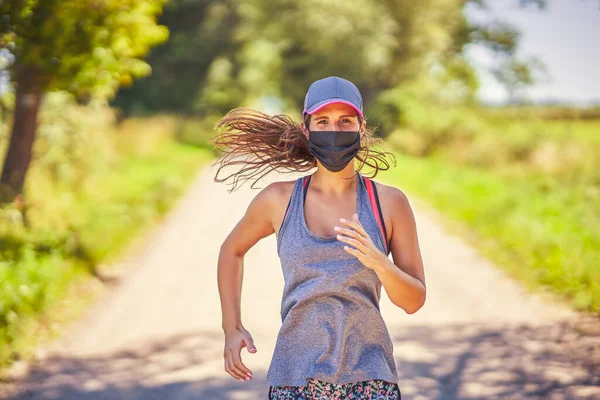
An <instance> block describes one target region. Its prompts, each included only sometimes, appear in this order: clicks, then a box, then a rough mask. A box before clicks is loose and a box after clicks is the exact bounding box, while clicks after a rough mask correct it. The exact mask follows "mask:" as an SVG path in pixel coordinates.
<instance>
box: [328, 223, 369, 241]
mask: <svg viewBox="0 0 600 400" xmlns="http://www.w3.org/2000/svg"><path fill="white" fill-rule="evenodd" d="M333 229H334V230H335V231H337V232H339V233H341V234H342V235H345V236H350V237H353V238H355V239H358V240H362V239H364V236H363V235H361V234H360V232H357V231H356V230H354V229H348V228H343V227H341V226H334V227H333Z"/></svg>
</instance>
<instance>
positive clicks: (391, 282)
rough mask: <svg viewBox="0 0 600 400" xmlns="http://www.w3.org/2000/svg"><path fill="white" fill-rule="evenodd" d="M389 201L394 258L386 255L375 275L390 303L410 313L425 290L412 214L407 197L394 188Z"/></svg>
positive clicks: (420, 303) (417, 307)
mask: <svg viewBox="0 0 600 400" xmlns="http://www.w3.org/2000/svg"><path fill="white" fill-rule="evenodd" d="M390 205H391V207H390V214H391V220H392V237H391V240H390V250H391V253H392V257H393V259H394V262H391V260H389V258H388V259H387V265H386V267H385V268H384V269H383V272H381V273H379V274H378V275H379V279H380V280H381V283H382V285H383V286H384V287H385V291H386V293H387V294H388V297H389V298H390V300H391V301H392V303H394V304H395V305H396V306H398V307H400V308H402V309H403V310H404V311H406V312H407V313H408V314H413V313H415V312H417V311H418V310H419V309H420V308H421V307H423V304H425V297H426V292H427V289H426V286H425V273H424V271H423V260H422V257H421V251H420V249H419V241H418V238H417V227H416V223H415V217H414V214H413V211H412V208H411V207H410V203H409V202H408V198H407V197H406V195H405V194H404V193H403V192H402V191H400V190H398V189H396V188H394V190H393V192H392V196H391V202H390Z"/></svg>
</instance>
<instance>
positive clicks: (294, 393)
mask: <svg viewBox="0 0 600 400" xmlns="http://www.w3.org/2000/svg"><path fill="white" fill-rule="evenodd" d="M217 128H225V130H224V131H223V132H221V133H220V134H218V135H217V136H216V138H213V143H214V144H215V146H217V147H222V150H225V151H228V154H227V155H226V156H224V157H223V158H222V159H221V160H220V161H219V162H220V163H221V164H222V165H221V167H220V168H219V170H218V171H217V175H218V173H219V171H220V169H221V168H223V167H224V166H225V165H233V164H243V165H246V167H245V168H244V169H242V170H241V171H239V172H237V173H235V174H233V175H230V176H229V177H231V176H234V183H235V182H237V180H238V179H239V177H240V176H245V177H246V178H247V179H249V178H248V174H247V171H251V172H254V174H258V173H260V171H261V170H266V172H264V173H263V175H265V174H267V173H268V172H270V171H271V170H288V171H290V170H291V171H300V172H303V171H308V170H310V169H312V168H314V167H317V170H316V171H315V172H314V173H312V174H310V175H305V176H303V177H300V178H298V179H296V180H293V181H281V182H274V183H271V184H269V185H268V186H267V187H266V188H264V189H262V190H261V191H260V192H259V193H258V194H257V195H256V197H255V198H254V199H253V200H252V202H251V203H250V205H249V206H248V209H247V211H246V213H245V215H244V216H243V218H242V219H241V220H240V221H239V222H238V224H237V225H236V226H235V228H234V229H233V230H232V232H231V233H230V234H229V235H228V237H227V238H226V239H225V241H224V243H223V245H222V246H221V251H220V254H219V261H218V286H219V294H220V298H221V307H222V313H223V320H222V327H223V330H224V333H225V349H224V353H223V356H224V361H225V371H226V372H227V373H229V374H230V375H231V376H232V377H234V378H236V379H240V380H242V381H244V380H249V379H251V378H252V372H251V371H250V370H249V369H248V368H247V367H246V366H245V365H244V363H243V362H242V360H241V354H240V353H241V350H242V348H243V347H247V349H248V351H249V352H251V353H254V352H256V346H255V345H254V342H253V339H252V336H251V335H250V333H249V332H248V331H247V330H246V329H245V328H244V326H243V324H242V321H241V318H240V295H241V285H242V277H243V257H244V254H245V253H246V252H247V251H248V250H249V249H250V248H251V247H252V246H254V245H255V244H256V243H257V242H258V241H259V240H260V239H262V238H264V237H266V236H269V235H271V234H272V233H275V234H276V239H277V253H278V255H279V258H280V261H281V267H282V270H283V276H284V281H285V285H284V289H283V296H282V302H281V320H282V325H281V328H280V330H279V333H278V335H277V341H276V344H275V350H274V353H273V358H272V360H271V364H270V366H269V369H268V372H267V382H268V384H269V393H268V397H269V399H295V400H301V399H302V400H304V399H306V400H317V399H319V400H321V399H323V400H341V399H372V400H379V399H400V398H401V394H400V388H399V387H398V384H397V382H398V373H397V371H396V365H395V361H394V357H393V344H392V340H391V338H390V335H389V332H388V330H387V326H386V324H385V322H384V320H383V318H382V316H381V313H380V309H379V300H380V295H381V286H382V285H383V286H384V287H385V289H386V293H387V294H388V297H389V298H390V300H391V301H392V302H393V304H395V305H396V306H398V307H400V308H402V309H403V310H404V311H405V312H406V313H408V314H412V313H415V312H416V311H417V310H419V309H420V308H421V307H422V306H423V304H424V303H425V295H426V286H425V276H424V271H423V262H422V259H421V253H420V250H419V244H418V240H417V232H416V224H415V219H414V215H413V212H412V209H411V207H410V204H409V202H408V199H407V197H406V195H405V194H404V193H403V192H402V191H400V190H399V189H397V188H395V187H392V186H388V185H384V184H381V183H378V182H375V181H373V180H371V179H370V178H367V177H366V176H363V175H362V174H361V173H360V170H361V169H362V167H363V166H364V165H365V164H367V165H369V166H371V167H373V168H374V169H375V175H376V174H377V172H378V170H380V169H381V170H384V169H388V168H389V164H388V163H387V162H386V160H385V155H386V154H390V155H392V157H393V154H391V153H389V152H380V151H378V150H374V149H372V148H371V146H372V145H374V144H378V143H383V141H382V139H379V138H376V137H374V136H373V134H372V132H371V131H370V130H368V129H367V127H366V122H365V118H364V116H363V101H362V96H361V94H360V92H359V90H358V88H357V87H356V86H355V85H354V84H353V83H352V82H350V81H348V80H346V79H343V78H340V77H336V76H330V77H327V78H324V79H320V80H317V81H315V82H313V83H312V84H311V85H310V87H309V89H308V92H307V94H306V97H305V100H304V110H303V113H302V123H301V124H297V123H296V122H294V121H293V120H292V119H291V118H289V117H287V116H286V115H284V114H278V115H274V116H269V115H267V114H263V113H261V112H259V111H256V110H252V109H248V108H237V109H234V110H232V111H230V112H229V113H228V114H227V115H226V116H225V117H223V119H222V120H221V121H220V122H219V124H217ZM252 155H253V156H254V158H253V159H249V158H248V157H241V158H242V159H238V160H236V159H235V158H238V157H240V156H252ZM354 159H357V160H358V161H360V162H361V165H360V167H359V168H358V170H355V166H354ZM380 163H381V164H384V165H385V167H382V166H381V165H380ZM229 177H227V178H225V179H217V178H215V180H216V181H218V182H221V181H224V180H226V179H228V178H229ZM258 179H260V177H259V178H258ZM234 189H235V185H234ZM390 253H391V254H392V256H393V259H394V261H393V262H392V261H391V260H390V259H389V257H388V256H389V254H390Z"/></svg>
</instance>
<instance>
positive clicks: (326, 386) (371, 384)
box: [269, 378, 402, 400]
mask: <svg viewBox="0 0 600 400" xmlns="http://www.w3.org/2000/svg"><path fill="white" fill-rule="evenodd" d="M401 398H402V397H401V394H400V388H399V387H398V384H396V383H392V382H387V381H383V380H379V379H375V380H370V381H361V382H352V383H340V384H333V383H329V382H324V381H320V380H318V379H314V378H309V379H308V382H307V383H306V385H305V386H270V387H269V400H345V399H349V400H400V399H401Z"/></svg>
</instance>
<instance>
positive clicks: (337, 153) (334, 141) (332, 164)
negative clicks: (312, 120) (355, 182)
mask: <svg viewBox="0 0 600 400" xmlns="http://www.w3.org/2000/svg"><path fill="white" fill-rule="evenodd" d="M308 132H309V134H308V148H309V150H310V152H311V154H313V155H314V156H315V157H316V158H317V160H319V161H320V162H321V164H323V165H324V166H325V168H327V169H328V170H329V171H332V172H338V171H341V170H342V169H344V167H346V165H348V163H349V162H350V161H352V159H353V158H354V156H355V155H356V154H357V153H358V150H359V149H360V131H314V132H313V131H310V130H309V131H308Z"/></svg>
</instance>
